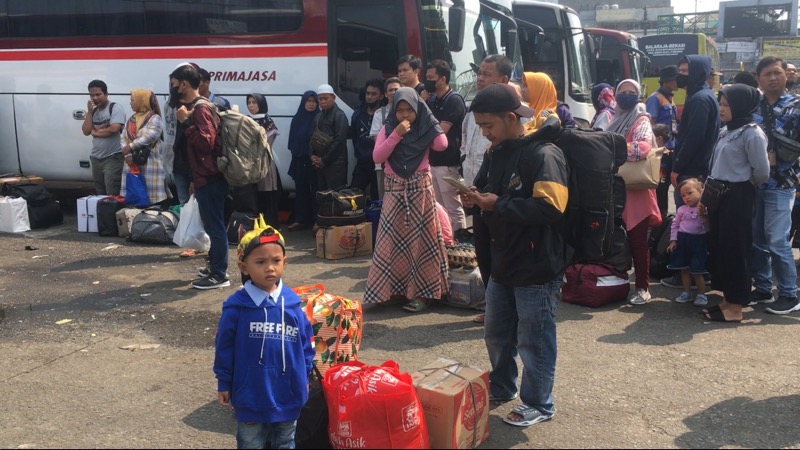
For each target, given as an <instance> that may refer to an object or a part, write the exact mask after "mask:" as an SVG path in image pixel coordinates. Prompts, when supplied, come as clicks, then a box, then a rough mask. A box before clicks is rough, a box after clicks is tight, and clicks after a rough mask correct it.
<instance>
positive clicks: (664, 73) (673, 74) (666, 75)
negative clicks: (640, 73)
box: [658, 66, 678, 83]
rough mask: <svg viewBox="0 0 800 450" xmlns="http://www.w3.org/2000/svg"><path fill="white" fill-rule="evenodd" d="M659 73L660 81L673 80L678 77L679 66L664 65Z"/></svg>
mask: <svg viewBox="0 0 800 450" xmlns="http://www.w3.org/2000/svg"><path fill="white" fill-rule="evenodd" d="M658 73H659V75H660V78H659V79H658V82H659V83H663V82H665V81H672V80H674V79H676V78H678V66H664V67H662V68H661V70H659V71H658Z"/></svg>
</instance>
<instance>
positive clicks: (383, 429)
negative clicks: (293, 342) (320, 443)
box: [322, 361, 430, 448]
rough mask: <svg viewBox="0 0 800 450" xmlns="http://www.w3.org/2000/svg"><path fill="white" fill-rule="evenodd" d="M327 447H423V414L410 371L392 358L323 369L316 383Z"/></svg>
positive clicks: (425, 432) (427, 444)
mask: <svg viewBox="0 0 800 450" xmlns="http://www.w3.org/2000/svg"><path fill="white" fill-rule="evenodd" d="M322 386H323V389H324V391H325V399H326V401H327V403H328V416H329V419H328V435H329V436H330V442H331V445H332V446H333V448H429V447H430V442H429V440H428V428H427V426H426V425H425V414H424V413H423V411H422V404H421V403H420V401H419V398H418V397H417V392H416V390H415V389H414V383H413V382H412V380H411V375H409V374H407V373H404V372H400V368H399V367H398V365H397V363H396V362H394V361H386V362H384V363H383V364H381V365H380V366H368V365H366V364H364V363H362V362H359V361H351V362H346V363H342V364H338V365H336V366H334V367H331V368H330V369H328V371H327V372H326V373H325V378H324V381H323V383H322Z"/></svg>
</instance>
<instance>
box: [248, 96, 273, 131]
mask: <svg viewBox="0 0 800 450" xmlns="http://www.w3.org/2000/svg"><path fill="white" fill-rule="evenodd" d="M247 97H248V100H249V98H250V97H252V98H253V100H255V101H256V104H257V105H258V112H257V113H255V114H253V115H252V116H251V117H252V118H253V119H255V121H256V122H258V123H259V124H260V125H261V126H262V127H264V129H265V130H267V131H270V130H272V129H274V128H275V121H273V120H272V117H270V116H269V104H267V99H266V97H264V96H263V95H261V94H250V95H248V96H247Z"/></svg>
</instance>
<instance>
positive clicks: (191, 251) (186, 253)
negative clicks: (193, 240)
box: [178, 248, 203, 258]
mask: <svg viewBox="0 0 800 450" xmlns="http://www.w3.org/2000/svg"><path fill="white" fill-rule="evenodd" d="M201 253H203V251H202V250H195V249H193V248H187V249H186V250H184V251H182V252H181V254H180V255H178V256H180V257H181V258H191V257H192V256H197V255H199V254H201Z"/></svg>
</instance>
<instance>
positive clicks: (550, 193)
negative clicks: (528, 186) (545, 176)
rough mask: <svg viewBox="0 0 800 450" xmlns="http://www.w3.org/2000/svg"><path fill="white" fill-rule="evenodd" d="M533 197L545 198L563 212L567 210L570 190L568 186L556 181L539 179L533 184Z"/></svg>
mask: <svg viewBox="0 0 800 450" xmlns="http://www.w3.org/2000/svg"><path fill="white" fill-rule="evenodd" d="M533 198H543V199H544V200H545V201H546V202H547V203H550V204H551V205H553V207H554V208H556V209H557V210H559V211H560V212H562V213H563V212H564V211H566V210H567V200H568V199H569V191H568V190H567V187H566V186H564V185H563V184H560V183H557V182H555V181H537V182H536V183H534V185H533Z"/></svg>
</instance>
